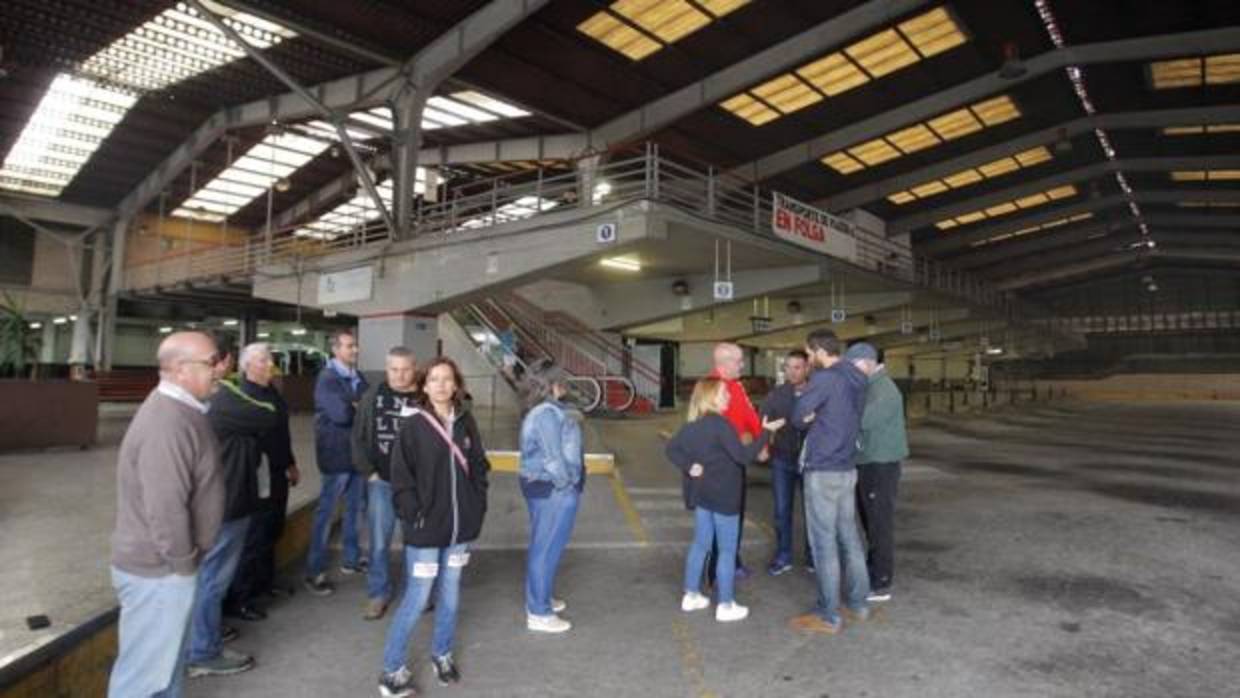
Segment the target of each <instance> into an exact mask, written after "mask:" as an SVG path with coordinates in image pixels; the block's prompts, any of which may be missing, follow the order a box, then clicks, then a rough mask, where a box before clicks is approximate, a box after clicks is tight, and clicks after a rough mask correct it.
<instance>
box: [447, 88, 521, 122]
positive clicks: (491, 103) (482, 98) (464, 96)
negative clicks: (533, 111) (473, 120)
mask: <svg viewBox="0 0 1240 698" xmlns="http://www.w3.org/2000/svg"><path fill="white" fill-rule="evenodd" d="M452 98H453V99H455V100H457V101H458V102H465V103H466V104H472V105H474V106H475V107H479V108H482V109H485V110H487V111H489V112H491V113H492V114H496V115H498V116H503V117H507V118H509V119H516V118H519V117H522V116H529V115H530V113H529V112H528V111H526V110H524V109H522V108H520V107H517V106H515V105H512V104H509V103H508V102H504V101H502V100H498V99H495V98H494V97H491V96H488V95H484V94H482V93H481V92H475V91H473V90H465V91H463V92H455V93H453V94H452Z"/></svg>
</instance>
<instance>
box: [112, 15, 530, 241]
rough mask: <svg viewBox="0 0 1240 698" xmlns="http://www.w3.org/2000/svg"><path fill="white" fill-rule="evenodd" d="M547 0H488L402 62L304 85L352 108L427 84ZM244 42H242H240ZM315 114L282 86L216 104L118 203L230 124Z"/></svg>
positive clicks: (155, 185)
mask: <svg viewBox="0 0 1240 698" xmlns="http://www.w3.org/2000/svg"><path fill="white" fill-rule="evenodd" d="M546 3H547V0H491V2H489V3H487V4H486V5H485V6H484V7H482V8H481V9H479V10H477V11H475V12H474V13H473V14H471V15H470V16H469V17H466V18H465V19H464V20H462V21H461V22H460V23H459V24H457V25H456V26H455V27H453V28H452V29H450V30H449V31H448V32H447V33H446V34H444V35H442V36H440V37H438V38H437V39H435V40H434V41H432V42H431V43H430V44H429V45H428V46H426V47H425V48H424V49H422V50H421V51H419V52H418V53H417V54H416V55H414V56H413V58H411V59H410V60H409V61H407V62H406V63H405V64H404V65H402V66H389V67H384V68H379V69H376V70H372V71H368V72H366V73H360V74H358V75H351V76H349V77H345V78H340V79H338V80H332V81H329V82H325V83H322V84H320V85H317V86H315V87H313V88H308V89H307V91H308V92H309V94H310V95H312V96H313V97H314V99H315V101H316V102H317V103H318V104H320V105H322V106H324V107H327V108H328V109H330V110H333V111H335V110H348V111H355V110H359V109H365V108H371V107H376V106H379V105H381V104H383V102H384V101H385V100H386V99H387V98H388V97H389V96H390V95H391V94H392V93H394V92H395V90H396V88H398V87H399V86H401V85H402V84H403V83H405V82H412V83H413V84H415V85H417V84H423V85H425V84H431V86H432V87H433V83H428V81H434V82H437V81H438V80H442V79H443V77H446V76H447V75H450V74H451V73H452V72H453V71H455V70H457V69H458V68H459V67H460V66H461V65H463V64H464V63H465V62H466V61H468V60H469V59H470V58H472V57H473V56H475V55H477V53H478V52H480V51H482V50H483V49H484V48H486V46H488V45H489V44H490V43H491V42H493V41H494V40H495V39H497V38H499V37H500V36H502V35H503V33H504V32H506V31H508V30H509V29H511V28H512V27H513V26H515V25H516V24H517V23H519V22H520V21H521V20H523V19H525V18H526V17H528V16H529V15H530V14H532V13H534V12H536V11H537V10H539V9H541V8H542V6H543V5H545V4H546ZM243 45H244V44H243ZM317 114H319V111H318V109H317V108H316V107H315V106H313V105H312V104H311V103H309V102H307V101H306V99H305V98H304V97H303V95H301V94H298V92H296V91H293V92H288V93H285V94H282V95H274V96H271V97H268V98H265V99H260V100H256V101H253V102H250V103H248V104H243V105H239V106H236V107H230V108H227V109H223V110H220V111H219V112H216V113H215V114H213V115H212V116H211V117H210V118H209V119H207V120H206V121H205V122H204V123H203V124H202V125H201V126H200V127H199V128H198V129H197V130H195V131H194V133H193V134H191V135H190V137H189V138H188V139H186V141H185V142H184V143H182V144H181V145H180V146H178V147H177V149H176V150H174V151H173V152H172V154H171V155H170V156H169V157H168V158H166V159H165V160H164V161H163V162H162V163H160V165H159V166H158V167H156V169H155V170H154V171H153V172H151V174H149V175H148V176H147V177H146V178H145V179H144V180H143V181H142V182H141V183H140V184H139V185H138V186H137V187H136V188H135V189H134V190H133V191H131V192H130V193H129V194H128V195H127V196H126V197H125V199H124V200H122V201H121V203H120V205H119V206H118V210H119V212H120V215H121V217H131V216H132V215H133V214H134V213H136V212H137V211H140V210H141V209H143V208H144V207H145V206H146V205H147V204H148V203H150V201H151V200H152V199H154V198H155V197H156V196H158V195H159V192H161V191H163V189H164V188H165V187H167V186H168V183H170V182H171V181H172V180H173V179H174V178H176V176H177V175H178V174H180V173H181V172H182V171H183V170H184V169H185V168H186V167H189V165H190V163H191V162H193V161H194V160H195V159H197V158H198V156H199V155H201V154H202V152H203V151H205V150H206V149H207V148H208V147H209V146H210V145H211V144H212V143H214V142H215V141H216V140H217V139H219V138H220V137H221V136H222V135H223V134H224V133H226V132H227V131H228V130H230V129H235V128H240V127H243V126H255V125H258V124H269V123H272V122H283V121H296V120H299V119H307V118H311V117H313V116H315V115H317Z"/></svg>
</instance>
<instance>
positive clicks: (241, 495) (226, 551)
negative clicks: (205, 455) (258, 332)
mask: <svg viewBox="0 0 1240 698" xmlns="http://www.w3.org/2000/svg"><path fill="white" fill-rule="evenodd" d="M238 380H244V378H238ZM218 386H219V389H218V390H216V392H215V394H214V395H212V396H211V407H210V409H209V410H208V412H207V419H208V420H210V422H211V428H212V430H213V431H215V436H216V438H217V439H218V440H219V443H220V466H221V468H222V471H223V474H224V483H225V496H224V523H223V525H222V526H221V527H220V532H219V536H218V537H216V539H215V545H214V546H213V547H212V548H211V550H210V551H209V552H208V553H207V556H206V558H204V559H203V562H202V574H201V576H200V577H199V579H198V593H197V597H196V598H195V599H194V611H193V615H192V616H191V622H190V637H189V657H188V665H189V675H190V676H207V675H221V674H236V673H240V672H242V671H246V670H248V669H250V668H251V667H253V666H254V659H253V657H250V656H248V655H245V654H242V653H240V652H234V651H232V650H229V649H225V648H224V646H223V638H222V633H221V626H220V615H221V611H222V610H223V603H224V594H225V592H227V591H228V585H229V584H231V583H232V580H233V574H234V573H236V571H237V563H238V562H239V561H240V559H241V550H242V548H243V547H244V545H245V538H246V531H247V529H248V528H249V525H250V516H251V515H252V514H253V513H254V512H255V511H256V509H257V507H258V466H259V461H260V459H261V458H262V453H261V449H260V445H259V444H260V441H261V439H262V438H263V437H264V436H265V435H266V434H267V432H270V431H271V430H273V429H275V428H276V423H277V415H276V409H275V406H274V405H271V404H269V403H265V402H259V401H258V400H255V399H254V398H252V397H250V396H249V395H246V394H245V393H244V392H243V391H242V390H241V388H240V387H239V386H238V385H237V384H236V383H233V382H231V381H220V382H219V383H218Z"/></svg>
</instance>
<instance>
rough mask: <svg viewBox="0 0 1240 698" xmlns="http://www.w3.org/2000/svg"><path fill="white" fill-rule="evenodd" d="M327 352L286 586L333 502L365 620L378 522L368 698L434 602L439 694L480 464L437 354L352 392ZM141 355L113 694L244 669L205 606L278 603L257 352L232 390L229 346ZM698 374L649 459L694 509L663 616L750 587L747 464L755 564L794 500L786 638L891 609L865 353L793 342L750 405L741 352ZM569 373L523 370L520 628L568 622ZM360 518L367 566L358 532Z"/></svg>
mask: <svg viewBox="0 0 1240 698" xmlns="http://www.w3.org/2000/svg"><path fill="white" fill-rule="evenodd" d="M331 349H332V357H331V359H330V360H329V361H328V362H327V365H326V366H325V367H324V368H323V369H322V371H321V372H320V373H319V375H318V377H317V381H316V385H315V391H314V394H315V417H314V430H315V455H316V460H317V464H318V467H319V470H320V473H321V485H322V489H321V492H320V496H319V501H318V507H317V510H316V512H315V515H314V523H313V528H312V533H311V540H310V549H309V553H308V555H307V559H306V569H305V575H304V579H303V586H304V587H305V588H306V590H308V591H309V592H310V593H312V594H315V595H319V596H325V595H329V594H331V593H333V591H334V586H333V584H332V582H331V580H330V579H329V578H328V574H327V568H328V549H327V544H328V539H329V536H330V530H331V526H332V522H333V519H334V517H335V511H336V509H337V507H338V505H339V504H340V501H341V500H343V501H344V517H343V521H342V524H341V528H342V539H343V556H342V559H341V561H340V566H339V570H340V572H341V574H344V575H358V574H365V575H366V576H367V584H366V587H367V601H366V604H365V606H364V609H363V613H362V615H363V617H364V618H365V619H367V620H377V619H380V618H382V617H383V616H384V615H385V614H386V612H387V611H388V609H389V607H390V606H391V605H392V603H393V601H394V600H395V599H396V593H397V591H398V590H397V589H396V588H395V587H396V586H397V585H396V584H394V583H393V579H392V577H391V576H390V569H389V564H390V563H389V552H390V547H391V543H392V538H393V534H394V531H395V525H396V522H397V521H398V520H399V521H400V523H401V528H402V532H403V534H402V536H403V551H402V552H403V560H402V561H401V565H400V566H401V569H402V571H403V575H402V578H403V579H404V580H405V581H404V584H403V587H404V588H403V590H401V591H400V594H401V595H400V600H399V603H398V604H397V605H396V608H395V611H394V612H393V614H392V618H391V623H390V626H389V628H388V632H387V638H386V641H385V644H384V650H383V659H382V666H381V670H380V675H379V691H380V694H381V695H383V696H387V697H389V698H390V697H393V696H409V695H411V694H412V693H413V679H412V673H411V672H410V670H409V668H408V664H407V658H408V654H409V645H410V642H411V639H412V636H413V633H414V629H415V626H416V624H417V621H418V619H419V618H420V617H421V616H422V615H423V613H424V612H427V611H429V610H431V608H432V607H433V612H434V621H433V622H434V626H433V631H432V639H431V664H432V665H433V667H434V672H435V675H436V677H437V679H438V680H439V682H440V683H441V684H443V685H449V684H452V683H454V682H457V681H459V680H460V671H459V669H458V667H457V665H456V662H455V660H454V659H453V654H452V649H453V643H454V636H455V630H456V615H457V606H458V601H459V591H460V580H461V574H462V572H463V570H464V568H465V566H466V565H468V564H469V560H470V544H471V543H472V542H473V541H474V540H476V539H477V538H478V536H479V534H480V532H481V530H482V524H483V520H484V518H485V515H486V511H487V488H488V473H489V471H490V463H489V461H488V460H487V455H486V450H485V449H484V447H483V443H482V437H481V434H480V433H479V429H478V425H477V422H476V421H475V420H474V417H473V415H472V414H471V412H470V410H469V403H468V400H467V399H466V397H467V393H466V392H465V382H464V379H463V377H462V375H461V372H460V370H459V368H458V367H457V365H456V363H454V362H453V361H452V360H451V359H449V358H447V357H437V358H434V359H432V360H430V361H429V362H427V363H426V365H425V366H421V367H419V366H418V365H417V363H416V359H415V357H414V355H413V353H412V352H410V351H409V350H408V349H406V348H404V347H395V348H392V349H391V350H390V351H389V352H388V354H387V356H386V360H385V380H383V381H382V382H380V383H378V384H377V385H375V386H370V385H368V383H367V381H366V379H365V377H364V376H362V374H361V373H360V372H359V371H358V369H357V366H356V361H357V356H358V346H357V340H356V338H355V337H354V336H353V335H352V334H351V333H350V332H347V331H340V332H336V333H335V334H334V335H333V336H332V338H331ZM157 358H158V362H159V370H160V382H159V385H158V386H157V387H156V389H155V390H153V391H152V392H151V394H150V395H149V396H148V397H147V398H146V400H145V401H144V402H143V403H142V405H141V407H140V408H139V409H138V411H137V413H136V414H135V416H134V418H133V421H132V422H131V424H130V426H129V429H128V430H127V432H126V433H125V436H124V439H123V440H122V443H121V446H120V451H119V454H118V472H117V492H118V507H117V520H116V528H115V531H114V533H113V553H112V579H113V585H114V587H115V588H116V591H117V595H118V597H119V599H120V604H121V614H120V623H119V633H120V651H119V655H118V657H117V659H116V663H115V665H114V667H113V670H112V674H111V678H110V684H109V696H112V697H113V698H129V697H131V696H143V697H145V696H179V695H180V691H181V684H182V677H183V676H185V675H188V676H203V675H221V674H234V673H238V672H242V671H246V670H248V669H250V668H251V667H253V666H254V658H253V657H252V656H250V655H248V654H245V653H242V652H239V651H236V650H233V649H231V648H229V647H225V644H226V643H228V642H230V641H231V640H233V639H235V638H236V637H237V635H238V634H239V632H238V631H237V630H236V629H235V628H229V627H227V626H225V625H224V624H223V622H222V618H223V616H224V615H225V612H226V611H227V612H228V613H229V614H231V615H235V616H238V617H240V618H243V619H247V620H261V619H262V618H265V617H266V614H265V611H264V609H263V601H262V600H263V599H264V598H266V597H271V596H280V595H288V594H291V593H292V588H291V587H287V586H282V585H280V584H279V583H278V582H277V579H276V576H275V544H276V541H277V540H278V538H279V535H280V531H281V528H282V526H283V521H284V514H285V510H286V508H287V501H288V491H289V487H290V486H295V485H296V484H297V482H298V479H299V475H300V474H299V471H298V468H297V464H296V460H295V458H294V455H293V449H292V447H291V439H290V433H289V414H288V407H287V405H286V403H285V401H284V400H283V398H282V397H281V396H280V393H279V392H278V391H277V390H276V388H275V387H274V386H273V384H272V378H273V374H274V364H273V361H272V355H271V350H270V348H269V347H268V345H266V344H263V343H255V344H250V345H248V346H246V347H244V349H242V350H241V352H240V355H239V357H238V362H237V363H238V369H239V370H238V372H237V373H236V375H230V372H231V368H232V361H231V352H229V351H227V350H225V351H221V350H220V348H219V347H218V346H217V344H216V342H215V340H214V339H213V338H212V337H210V336H208V335H206V334H203V333H200V332H179V333H175V334H172V335H169V336H168V337H167V338H166V339H165V340H164V341H163V342H162V343H161V344H160V347H159V351H158V357H157ZM714 360H715V368H714V371H712V373H711V374H710V375H709V376H708V377H706V378H703V379H702V380H700V381H698V383H697V385H696V386H695V387H694V389H693V394H692V397H691V399H690V401H689V410H688V422H687V423H686V424H685V425H684V426H683V427H682V428H681V429H680V430H679V431H678V432H677V433H676V434H675V435H674V436H672V437H671V438H670V441H669V443H668V444H667V449H666V451H667V456H668V459H669V460H670V461H671V462H672V463H673V464H675V465H676V466H677V467H679V468H680V469H681V471H682V472H683V482H684V497H685V504H686V506H687V507H688V508H690V509H692V510H693V512H694V517H695V532H694V540H693V543H692V545H691V547H690V549H689V553H688V556H687V559H686V562H685V568H684V595H683V597H682V599H681V608H682V609H683V610H684V611H686V612H692V611H695V610H698V609H703V608H707V607H709V606H710V604H711V600H710V598H709V597H708V596H707V595H706V594H705V593H704V591H706V587H707V586H713V588H714V592H715V595H716V602H717V604H716V607H715V618H716V619H717V620H719V621H721V622H731V621H738V620H741V619H743V618H745V617H746V616H747V615H748V612H749V611H748V608H747V607H745V606H743V605H741V604H740V603H738V602H737V601H736V595H735V580H736V578H737V576H738V574H739V575H741V576H744V575H746V574H748V573H749V572H748V569H747V568H746V567H745V566H744V564H743V563H742V562H741V559H740V556H739V550H740V543H741V534H742V531H743V527H744V515H745V492H746V486H745V481H746V476H745V471H746V467H747V466H749V465H751V464H752V463H754V462H759V461H769V462H770V463H771V470H772V482H773V486H774V487H773V489H774V493H775V528H776V532H777V536H776V538H777V545H776V551H775V555H774V557H773V559H772V560H771V561H770V564H769V566H768V568H767V572H768V574H770V575H772V576H777V575H780V574H783V573H785V572H787V571H788V570H790V569H791V568H792V541H793V537H794V536H793V531H792V522H793V516H792V501H793V498H794V495H795V491H796V489H797V488H798V487H800V488H801V490H802V499H803V501H804V508H805V516H804V519H805V524H806V529H807V540H808V549H807V550H806V553H805V563H806V567H807V568H809V569H810V570H811V571H814V572H815V573H816V575H817V582H818V584H817V585H818V598H817V602H816V604H815V608H814V610H813V611H812V612H810V613H807V614H805V615H802V616H798V617H796V618H793V619H792V621H791V624H792V626H793V627H795V628H797V629H801V630H807V631H813V632H823V633H836V632H838V631H839V630H840V628H841V627H842V618H841V613H843V614H845V615H848V616H850V617H851V618H852V619H854V620H858V619H861V620H863V619H864V618H865V617H867V615H868V614H869V608H870V604H871V603H874V602H877V601H884V600H887V599H889V598H890V594H891V591H890V590H891V584H892V571H893V552H892V550H893V536H892V517H893V511H894V505H895V494H896V487H897V483H898V481H899V477H900V461H901V460H902V459H903V458H905V457H906V455H907V452H908V448H907V442H906V439H905V433H904V415H903V403H902V399H901V396H900V393H899V390H898V389H897V388H896V386H895V384H894V383H893V382H892V381H891V378H890V377H888V376H887V375H886V372H885V371H884V370H883V367H882V364H881V362H880V360H879V356H878V354H877V352H876V351H875V349H874V348H873V347H872V346H870V345H868V344H865V343H858V344H854V345H852V346H850V347H848V348H847V351H844V346H843V343H842V342H841V341H840V340H839V339H838V338H837V337H836V336H835V335H834V334H833V333H832V332H830V331H829V330H818V331H815V332H812V333H810V335H809V336H808V337H807V339H806V346H805V350H804V351H802V350H796V351H793V352H790V353H789V354H788V355H787V357H786V358H785V360H784V370H785V374H786V377H787V381H786V382H785V383H783V384H782V385H780V386H779V387H777V388H776V389H775V390H773V391H772V392H771V393H770V395H769V396H768V397H767V399H766V401H765V403H764V404H763V405H762V407H761V410H758V409H755V407H754V405H753V403H752V402H751V401H750V399H749V396H748V394H747V392H746V390H745V387H744V385H743V384H742V383H741V382H740V376H741V373H742V370H743V364H744V361H743V353H742V350H741V349H740V347H738V346H736V345H733V344H720V345H718V346H717V347H716V349H715V354H714ZM569 378H570V377H569V376H568V375H567V374H566V373H565V372H564V371H563V370H562V369H561V368H559V367H558V366H556V365H554V364H553V363H551V362H545V361H544V362H535V363H534V364H533V365H532V366H530V367H529V370H528V371H527V372H526V374H525V375H524V376H523V377H522V383H523V388H524V390H523V392H524V397H525V413H524V416H523V418H522V423H521V430H520V469H519V483H520V491H521V493H522V495H523V497H524V499H525V501H526V505H527V509H528V512H529V531H530V541H529V549H528V554H527V558H526V574H525V610H526V627H527V628H528V629H529V630H531V631H534V632H544V633H562V632H565V631H567V630H569V629H570V628H571V627H572V624H571V623H570V622H569V621H568V620H567V619H565V618H564V617H562V616H561V615H560V614H562V613H563V612H564V611H565V610H566V608H567V602H566V601H564V600H563V599H561V598H559V597H557V596H556V594H555V578H556V573H557V570H558V568H559V564H560V560H561V558H562V556H563V552H564V550H565V548H566V546H567V544H568V541H569V539H570V537H571V535H572V530H573V526H574V523H575V520H576V515H577V509H578V505H579V502H580V498H581V494H582V491H583V488H584V486H585V479H586V468H585V462H584V453H583V443H582V430H581V424H580V421H581V414H580V413H579V412H578V411H576V410H575V409H574V408H573V407H572V406H571V405H569V404H568V403H567V402H566V401H565V400H564V397H565V395H566V394H567V389H568V380H569ZM858 511H859V512H860V519H861V526H862V528H863V529H864V543H863V540H862V534H861V531H860V530H859V527H858V522H857V518H858ZM363 512H365V516H366V521H367V523H368V527H369V539H370V540H369V555H368V556H363V554H362V550H361V545H360V541H359V532H358V524H359V521H360V520H361V518H362V515H363ZM841 556H842V557H843V560H842V561H841ZM841 566H842V568H843V572H844V574H843V580H844V584H843V588H844V593H843V597H844V598H843V603H842V609H841V601H840V586H841V574H840V571H841ZM704 574H705V576H706V578H707V579H706V583H705V584H704V583H703V575H704Z"/></svg>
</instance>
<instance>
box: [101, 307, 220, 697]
mask: <svg viewBox="0 0 1240 698" xmlns="http://www.w3.org/2000/svg"><path fill="white" fill-rule="evenodd" d="M158 360H159V376H160V381H159V386H158V387H157V388H155V390H153V391H151V394H150V395H148V396H147V398H146V400H145V401H144V402H143V403H142V406H141V407H140V408H138V412H137V414H135V415H134V418H133V421H132V422H130V424H129V429H128V430H127V431H126V432H125V438H124V439H123V440H122V441H121V448H120V453H119V456H118V459H117V460H118V462H117V474H116V490H117V511H116V529H115V531H113V533H112V585H113V587H115V588H116V593H117V596H118V597H119V598H120V603H121V617H120V651H119V653H118V655H117V657H116V663H115V665H113V667H112V676H111V679H110V681H109V684H108V695H109V696H110V697H111V698H129V697H130V696H161V697H162V696H167V697H170V698H175V697H176V696H180V695H181V683H182V680H181V679H182V674H183V673H184V672H183V666H184V658H185V640H186V636H187V634H188V629H189V616H190V609H191V608H192V607H193V603H194V589H195V585H196V584H197V575H198V564H199V562H200V561H201V559H202V556H203V554H205V553H206V551H207V550H210V549H211V546H212V545H213V544H214V542H215V536H216V533H217V532H218V530H219V527H220V521H221V519H222V518H223V515H224V481H223V478H222V476H221V474H220V467H219V455H218V448H219V447H218V445H217V443H216V440H215V434H214V433H213V432H212V431H211V425H210V423H209V422H208V421H207V415H206V411H207V407H206V404H205V400H206V398H207V397H208V396H209V395H210V394H211V390H212V388H213V386H214V383H215V377H214V374H213V371H212V369H213V368H214V366H215V364H216V363H217V362H218V360H219V357H218V356H217V354H216V348H215V342H213V341H212V340H211V338H210V337H208V336H207V335H205V334H203V333H201V332H177V333H175V334H171V335H168V337H167V338H166V339H165V340H164V341H163V342H162V343H160V345H159V353H158Z"/></svg>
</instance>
